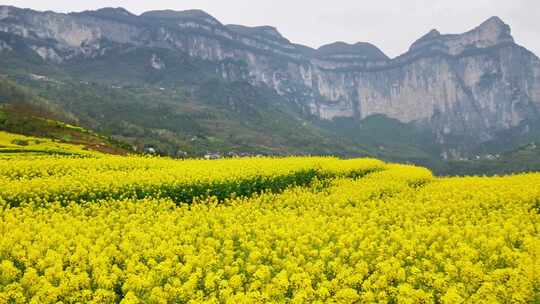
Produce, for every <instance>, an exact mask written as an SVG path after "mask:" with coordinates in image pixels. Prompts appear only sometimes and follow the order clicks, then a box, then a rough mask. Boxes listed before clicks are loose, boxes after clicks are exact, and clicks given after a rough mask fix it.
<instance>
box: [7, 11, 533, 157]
mask: <svg viewBox="0 0 540 304" xmlns="http://www.w3.org/2000/svg"><path fill="white" fill-rule="evenodd" d="M0 32H3V33H6V34H9V35H14V36H17V37H21V38H22V39H24V41H25V43H26V44H27V45H28V46H29V47H30V48H31V49H32V50H34V51H35V53H36V54H37V55H39V56H40V57H41V58H43V59H44V60H46V61H48V62H53V63H55V64H58V65H60V66H61V65H62V64H65V63H66V62H71V61H76V60H80V59H81V58H85V59H88V58H99V57H100V56H107V54H108V52H110V51H111V50H114V49H118V48H125V49H128V48H137V47H144V48H156V49H168V50H173V51H178V52H182V53H185V54H188V55H189V56H191V57H194V58H198V59H201V60H206V61H209V62H213V63H215V64H216V66H217V67H218V74H219V75H221V77H223V78H225V79H226V80H247V81H249V82H251V83H252V84H257V85H266V86H268V87H270V88H272V89H274V90H275V91H276V92H277V93H278V94H280V95H282V96H285V97H286V98H288V99H289V100H290V101H291V102H295V103H297V104H299V105H301V106H302V107H304V109H305V110H306V111H307V112H310V113H311V114H314V115H316V116H318V117H320V118H322V119H333V118H335V117H352V118H355V119H363V118H366V117H368V116H370V115H374V114H384V115H386V116H388V117H390V118H395V119H398V120H400V121H402V122H413V123H416V124H418V125H420V126H425V127H428V128H431V129H432V130H433V133H434V134H435V135H436V136H437V139H438V141H439V143H441V144H445V143H446V142H448V141H451V140H452V139H454V138H461V139H464V138H465V139H467V140H469V141H470V142H482V141H488V140H490V139H492V138H493V137H494V136H496V134H497V133H498V132H500V131H503V130H507V129H510V128H514V127H517V126H520V125H523V124H526V123H527V121H529V120H533V119H538V116H539V114H538V113H539V112H540V60H539V59H538V58H537V57H536V56H535V55H534V54H532V53H531V52H529V51H527V50H526V49H525V48H523V47H521V46H519V45H517V44H516V43H515V42H514V40H513V38H512V36H511V31H510V27H509V26H508V25H507V24H505V23H504V22H503V21H502V20H500V19H499V18H497V17H492V18H490V19H488V20H487V21H485V22H484V23H482V24H481V25H479V26H478V27H477V28H475V29H473V30H471V31H469V32H466V33H463V34H452V35H443V34H441V33H439V32H438V31H436V30H432V31H430V32H429V33H428V34H426V35H425V36H423V37H422V38H420V39H419V40H417V41H416V42H414V43H413V44H412V45H411V47H410V49H409V51H408V52H406V53H405V54H403V55H401V56H399V57H397V58H392V59H391V58H388V57H387V56H386V55H385V54H384V53H383V52H382V51H380V50H379V49H378V48H377V47H375V46H374V45H372V44H369V43H357V44H354V45H349V44H346V43H342V42H338V43H333V44H329V45H326V46H322V47H320V48H319V49H311V48H309V47H306V46H302V45H297V44H294V43H291V42H290V41H289V40H287V39H286V38H285V37H283V36H282V35H281V34H280V33H279V32H278V31H277V30H276V29H275V28H273V27H270V26H261V27H246V26H241V25H223V24H221V23H220V22H219V21H218V20H216V19H215V18H213V17H212V16H210V15H208V14H207V13H205V12H203V11H198V10H191V11H183V12H175V11H153V12H147V13H144V14H142V15H140V16H136V15H133V14H131V13H129V12H128V11H126V10H124V9H113V8H105V9H101V10H97V11H88V12H82V13H72V14H58V13H53V12H36V11H31V10H23V9H19V8H15V7H8V6H2V7H0ZM12 47H13V46H11V45H10V40H9V39H5V40H0V50H4V51H10V50H11V49H12ZM147 62H149V63H150V64H151V66H152V67H153V68H154V69H156V70H160V71H167V69H169V68H170V65H169V64H168V63H166V62H164V61H163V60H162V59H161V58H159V56H157V55H156V54H150V55H148V59H147ZM450 152H451V151H450Z"/></svg>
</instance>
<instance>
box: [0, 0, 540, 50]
mask: <svg viewBox="0 0 540 304" xmlns="http://www.w3.org/2000/svg"><path fill="white" fill-rule="evenodd" d="M0 4H4V5H13V6H18V7H24V8H32V9H36V10H52V11H57V12H73V11H75V12H77V11H83V10H90V9H97V8H101V7H123V8H126V9H127V10H129V11H131V12H132V13H134V14H140V13H142V12H145V11H148V10H158V9H173V10H186V9H203V10H205V11H206V12H208V13H210V14H211V15H213V16H214V17H216V18H217V19H218V20H220V21H221V22H222V23H224V24H230V23H234V24H242V25H248V26H257V25H272V26H275V27H276V28H277V29H278V30H279V31H280V32H281V34H283V36H285V37H286V38H287V39H289V40H291V41H292V42H294V43H300V44H304V45H307V46H311V47H315V48H316V47H319V46H321V45H323V44H327V43H331V42H335V41H344V42H348V43H355V42H359V41H363V42H370V43H373V44H375V45H376V46H378V47H379V48H380V49H381V50H382V51H383V52H385V53H386V54H387V55H389V56H390V57H395V56H397V55H400V54H402V53H404V52H406V51H407V49H408V48H409V46H410V45H411V44H412V43H413V42H414V41H415V40H416V39H418V38H420V37H421V36H422V35H424V34H425V33H427V32H429V31H430V30H431V29H434V28H435V29H437V30H439V31H440V32H441V33H448V34H450V33H462V32H466V31H468V30H470V29H472V28H474V27H476V26H478V25H479V24H480V23H482V22H483V21H484V20H486V19H488V18H489V17H491V16H499V17H500V18H501V19H503V21H505V22H506V23H508V24H509V25H510V26H511V28H512V34H513V36H514V38H515V40H516V42H517V43H519V44H521V45H522V46H525V47H526V48H528V49H529V50H531V51H533V52H534V53H536V54H537V55H540V0H451V1H449V0H331V1H329V0H153V1H140V0H139V1H135V0H123V1H121V0H116V1H113V0H109V1H106V0H86V1H73V0H54V1H43V0H22V1H2V0H0Z"/></svg>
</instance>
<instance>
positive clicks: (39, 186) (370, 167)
mask: <svg viewBox="0 0 540 304" xmlns="http://www.w3.org/2000/svg"><path fill="white" fill-rule="evenodd" d="M0 168H1V169H0V171H1V174H2V175H0V204H2V205H4V206H11V207H16V206H19V205H21V204H26V203H28V204H32V205H41V204H46V203H48V202H55V201H56V202H62V203H63V204H68V203H70V202H81V201H95V200H99V199H128V198H134V199H142V198H147V197H154V198H171V199H172V200H173V201H175V202H177V203H181V202H185V203H189V202H191V201H192V200H193V198H196V197H210V196H214V197H217V198H218V199H219V200H223V199H225V198H228V197H232V196H247V195H251V194H253V193H260V192H263V191H273V192H275V191H281V190H283V189H285V188H287V187H290V186H294V185H307V184H309V183H310V182H311V181H312V180H314V179H315V178H317V179H328V178H334V177H358V176H361V175H365V174H367V173H371V172H374V171H380V170H384V168H385V164H384V163H383V162H381V161H378V160H374V159H353V160H339V159H336V158H283V159H276V158H250V159H230V160H219V161H204V160H189V161H175V160H172V159H159V158H139V157H127V158H126V157H124V158H120V157H103V158H97V159H67V160H66V159H61V158H51V159H38V160H8V161H1V160H0Z"/></svg>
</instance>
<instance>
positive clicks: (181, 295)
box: [0, 157, 540, 303]
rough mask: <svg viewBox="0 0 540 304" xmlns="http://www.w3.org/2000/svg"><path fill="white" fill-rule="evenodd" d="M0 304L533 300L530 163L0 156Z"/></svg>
mask: <svg viewBox="0 0 540 304" xmlns="http://www.w3.org/2000/svg"><path fill="white" fill-rule="evenodd" d="M0 208H1V209H0V210H1V216H0V219H1V222H0V303H58V302H60V303H540V174H534V173H531V174H521V175H514V176H507V177H463V178H436V177H433V176H432V174H431V172H430V171H429V170H427V169H424V168H420V167H415V166H407V165H397V164H386V163H383V162H380V161H377V160H373V159H356V160H338V159H335V158H285V159H273V158H252V159H232V160H219V161H202V160H189V161H176V160H171V159H164V158H139V157H127V158H125V157H100V158H88V159H76V158H72V159H67V158H59V157H57V158H53V157H51V158H39V159H10V160H0Z"/></svg>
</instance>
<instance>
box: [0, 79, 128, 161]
mask: <svg viewBox="0 0 540 304" xmlns="http://www.w3.org/2000/svg"><path fill="white" fill-rule="evenodd" d="M67 122H70V123H75V121H74V120H73V119H72V116H71V115H69V114H68V113H66V112H64V111H62V110H60V109H58V108H57V107H55V106H54V105H53V104H52V103H50V102H49V101H47V100H45V99H43V98H40V97H37V96H35V95H33V94H32V93H31V91H30V90H28V89H27V88H24V87H22V86H19V85H16V84H14V83H12V82H11V81H9V80H7V79H0V133H1V134H0V155H1V156H6V155H7V154H9V155H12V154H17V155H20V154H21V153H22V154H30V155H42V154H47V155H48V154H63V155H66V154H69V155H82V156H87V155H92V154H93V153H94V152H98V154H99V153H106V154H118V155H126V154H128V153H135V151H133V150H132V148H131V146H129V145H127V144H125V143H122V142H119V141H117V140H114V139H112V138H109V137H106V136H103V135H99V134H97V133H95V132H92V131H90V130H87V129H84V128H81V127H78V126H75V125H72V124H70V123H67Z"/></svg>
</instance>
